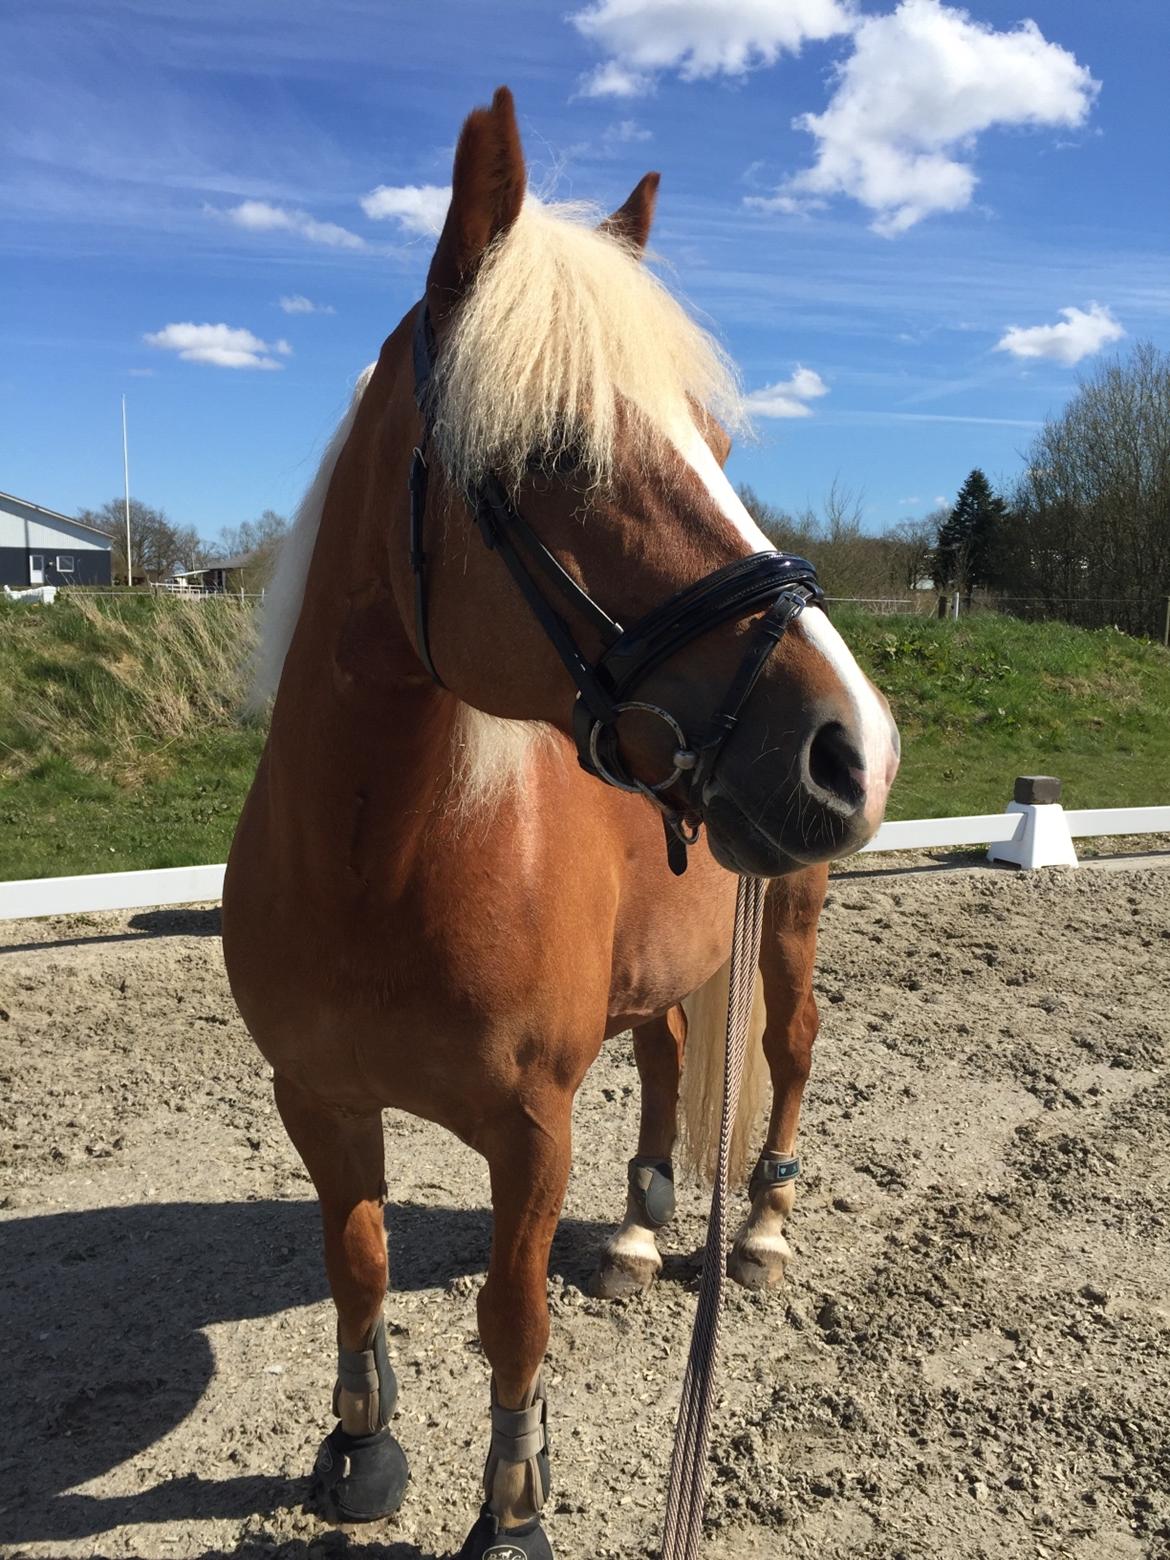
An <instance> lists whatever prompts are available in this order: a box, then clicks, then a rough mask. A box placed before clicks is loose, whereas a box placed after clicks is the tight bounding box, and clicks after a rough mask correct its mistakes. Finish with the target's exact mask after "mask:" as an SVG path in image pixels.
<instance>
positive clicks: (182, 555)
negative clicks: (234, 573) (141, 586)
mask: <svg viewBox="0 0 1170 1560" xmlns="http://www.w3.org/2000/svg"><path fill="white" fill-rule="evenodd" d="M77 518H78V519H79V520H80V521H81V522H82V523H83V524H84V525H92V526H94V527H95V528H96V529H97V530H99V531H103V532H104V533H105V534H106V535H107V536H108V537H110V538H112V540H113V544H114V546H113V570H114V578H115V579H116V580H117V579H121V580H125V579H126V577H127V576H126V501H125V499H121V498H112V499H110V501H109V503H107V504H103V505H102V507H101V508H100V509H82V510H81V511H80V512H79V513H78V516H77ZM206 550H207V549H206V543H205V542H203V541H202V540H201V538H200V536H199V533H198V532H197V531H196V530H195V528H194V526H177V525H174V524H173V523H172V522H171V521H170V520H168V519H167V517H166V514H165V513H164V511H163V510H161V509H152V508H151V506H150V505H149V504H144V503H142V502H141V500H139V499H137V498H132V499H131V500H130V552H131V556H132V559H133V563H134V578H135V579H148V580H160V579H165V578H166V577H167V576H168V575H169V574H173V573H174V572H175V570H176V569H182V568H187V569H191V568H195V567H197V566H198V565H199V564H200V563H202V562H203V560H204V557H205V554H206Z"/></svg>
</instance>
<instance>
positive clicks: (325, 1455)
mask: <svg viewBox="0 0 1170 1560" xmlns="http://www.w3.org/2000/svg"><path fill="white" fill-rule="evenodd" d="M397 1403H398V1382H397V1379H396V1378H395V1375H394V1370H393V1367H392V1366H391V1364H390V1355H389V1353H388V1351H387V1348H386V1323H385V1322H384V1321H383V1320H379V1321H378V1323H377V1325H376V1326H375V1327H374V1328H373V1329H372V1330H371V1332H370V1334H369V1336H368V1338H367V1339H366V1347H365V1348H364V1349H343V1348H341V1346H340V1345H338V1350H337V1385H336V1386H335V1387H334V1389H333V1412H334V1413H335V1414H337V1415H338V1416H340V1417H341V1419H342V1420H343V1421H344V1420H345V1419H346V1418H348V1419H349V1421H350V1423H351V1424H352V1425H353V1426H354V1428H353V1429H352V1430H347V1429H346V1428H345V1425H344V1423H340V1424H338V1425H337V1426H336V1428H335V1429H334V1430H333V1431H332V1432H331V1434H329V1435H328V1436H326V1438H325V1440H324V1442H323V1443H322V1446H321V1450H320V1451H319V1452H318V1453H317V1461H316V1463H315V1465H314V1468H313V1486H312V1489H313V1494H314V1495H315V1496H316V1497H317V1498H318V1499H320V1501H321V1503H322V1504H323V1506H324V1507H325V1511H326V1513H327V1514H328V1515H330V1516H332V1517H334V1518H335V1520H337V1521H339V1522H373V1521H375V1520H377V1518H379V1517H389V1516H392V1515H393V1513H394V1512H396V1511H397V1510H398V1508H399V1506H401V1504H402V1497H403V1495H404V1494H405V1493H406V1485H407V1481H408V1479H409V1478H410V1469H409V1467H408V1466H407V1461H406V1453H405V1452H404V1451H403V1450H402V1448H401V1446H399V1444H398V1442H397V1441H396V1440H395V1438H394V1436H393V1435H391V1433H390V1430H389V1423H390V1419H391V1417H392V1416H393V1413H394V1409H395V1407H396V1406H397Z"/></svg>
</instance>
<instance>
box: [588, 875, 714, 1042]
mask: <svg viewBox="0 0 1170 1560" xmlns="http://www.w3.org/2000/svg"><path fill="white" fill-rule="evenodd" d="M688 879H689V880H690V881H689V882H688ZM734 905H735V879H734V878H733V877H731V876H730V875H729V874H728V873H726V872H724V871H723V870H722V869H721V868H719V867H717V866H715V864H714V863H713V862H711V861H710V858H708V857H707V856H706V852H705V851H701V852H700V851H694V852H692V862H691V866H690V867H689V868H688V871H687V874H686V876H685V877H684V878H682V879H674V878H668V879H667V880H666V881H665V882H664V881H663V880H662V879H661V878H656V879H655V880H654V881H652V882H650V883H648V884H647V885H646V886H645V887H644V888H643V889H642V890H641V891H640V892H638V893H637V894H636V895H631V896H628V897H627V898H626V900H625V901H624V902H623V905H622V909H621V913H620V915H619V918H618V922H617V925H616V927H615V936H614V947H613V968H612V974H611V980H610V999H609V1014H610V1029H611V1031H615V1030H617V1029H620V1028H625V1027H628V1026H629V1025H630V1024H636V1023H638V1022H639V1021H640V1020H641V1019H645V1018H650V1017H653V1016H654V1015H656V1014H659V1013H664V1012H665V1011H666V1010H667V1008H669V1007H671V1006H673V1005H674V1003H676V1002H677V1001H679V999H680V998H682V997H684V996H689V994H690V993H691V992H692V991H696V990H697V989H698V988H699V987H700V986H701V985H703V983H704V982H705V981H706V980H708V979H709V978H710V976H711V975H713V974H714V973H715V971H716V970H717V969H718V968H719V966H720V965H721V964H722V963H723V962H724V960H725V959H726V958H727V956H728V954H729V952H730V949H731V924H732V915H733V911H734Z"/></svg>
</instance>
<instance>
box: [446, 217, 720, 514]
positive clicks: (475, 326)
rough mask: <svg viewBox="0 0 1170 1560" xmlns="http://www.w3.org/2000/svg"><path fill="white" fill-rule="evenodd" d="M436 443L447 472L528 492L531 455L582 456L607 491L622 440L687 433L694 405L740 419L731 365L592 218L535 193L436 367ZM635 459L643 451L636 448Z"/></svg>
mask: <svg viewBox="0 0 1170 1560" xmlns="http://www.w3.org/2000/svg"><path fill="white" fill-rule="evenodd" d="M432 394H433V396H434V401H433V416H434V424H433V427H434V438H435V441H436V443H437V445H438V449H439V454H440V455H441V457H442V460H443V464H444V468H445V470H446V472H447V475H448V477H449V478H450V479H451V480H452V481H453V482H454V483H455V484H457V485H458V486H461V487H470V486H473V485H474V484H475V483H477V482H478V481H480V480H481V479H482V478H483V477H484V476H486V475H487V474H488V473H489V472H490V473H493V474H494V475H496V476H497V477H499V478H500V479H501V481H503V482H504V483H505V484H506V485H507V486H510V487H515V486H518V485H519V483H520V481H521V480H522V478H523V476H524V474H525V471H526V469H527V466H528V462H529V460H530V458H531V457H532V456H533V455H534V454H538V455H540V456H542V457H550V456H551V457H554V458H555V457H556V456H558V455H560V454H564V453H570V452H571V455H572V460H573V466H574V471H575V474H576V479H579V480H581V481H582V482H583V483H584V484H585V485H586V486H592V485H604V484H605V483H607V482H608V481H609V480H610V478H611V476H612V475H613V472H614V467H615V464H616V442H617V440H616V434H617V427H618V407H619V404H620V403H625V404H626V405H627V406H628V407H629V408H630V409H631V411H632V413H633V416H632V417H631V418H630V419H629V420H628V423H627V424H625V425H623V436H624V437H625V436H627V435H630V436H632V437H633V439H634V440H635V442H638V441H642V442H645V441H646V440H647V438H648V436H649V435H651V434H652V433H654V432H659V433H661V432H666V433H668V434H669V433H671V432H672V431H675V432H677V430H678V429H679V428H684V427H686V426H688V424H689V423H690V422H691V420H692V416H693V408H694V405H695V404H696V403H697V404H698V405H699V406H700V407H702V408H703V409H704V410H706V411H708V412H710V413H711V414H712V415H714V416H716V417H717V418H719V420H720V421H721V422H723V423H724V424H725V425H727V426H729V427H739V426H740V425H741V424H742V402H741V398H740V394H739V388H738V384H737V380H736V375H735V371H734V369H733V367H732V365H731V362H730V360H729V359H728V357H727V355H726V354H725V353H724V352H723V350H722V349H721V348H720V347H719V345H718V344H717V343H716V342H715V341H714V339H713V338H712V337H711V336H710V335H709V334H708V332H707V331H705V330H704V329H702V327H701V326H699V325H698V324H696V323H695V321H694V320H693V319H691V317H690V316H689V315H688V314H687V313H686V311H685V310H684V309H683V307H682V306H681V305H680V304H679V302H678V301H677V299H675V298H674V297H673V296H672V294H671V293H670V292H669V291H668V290H667V288H666V287H665V286H664V285H663V283H662V282H661V281H660V280H659V279H658V278H657V277H656V276H655V275H654V273H653V272H652V271H651V270H649V269H648V267H647V266H646V265H645V264H644V263H643V261H642V259H641V257H640V255H639V254H638V252H637V251H635V250H634V249H633V248H632V247H631V246H630V245H629V244H627V243H625V242H624V241H623V240H622V239H620V238H619V237H617V236H615V235H613V234H611V233H609V232H608V231H604V230H602V229H600V228H599V227H598V225H597V220H596V213H595V212H594V211H592V209H589V208H586V207H582V206H576V205H572V206H570V205H555V206H554V205H545V204H543V203H542V202H540V201H538V200H536V199H535V198H534V197H532V196H530V197H529V198H528V199H527V200H526V202H525V204H524V207H523V210H522V211H521V213H520V216H519V218H518V219H517V221H516V222H515V223H514V224H513V225H512V227H511V228H510V229H509V230H508V232H507V233H505V234H504V235H503V237H502V238H500V239H499V240H497V242H496V243H495V245H493V247H492V248H491V249H490V250H489V252H488V254H487V256H486V257H485V259H484V261H483V264H482V265H481V267H480V270H479V273H478V275H477V277H476V280H475V282H474V284H473V285H472V287H471V290H470V292H469V293H468V295H467V297H466V299H465V300H464V301H463V302H462V303H461V304H460V305H459V308H458V310H457V313H456V315H455V317H454V321H453V328H452V330H451V334H450V336H449V337H448V339H447V340H445V341H444V343H443V348H442V351H441V352H440V354H439V361H438V364H437V365H436V371H435V379H434V383H433V389H432ZM632 453H633V456H634V457H635V458H636V457H637V455H638V453H639V452H638V451H637V450H636V449H635V450H634V451H633V452H632Z"/></svg>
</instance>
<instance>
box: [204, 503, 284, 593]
mask: <svg viewBox="0 0 1170 1560" xmlns="http://www.w3.org/2000/svg"><path fill="white" fill-rule="evenodd" d="M287 535H288V521H287V520H286V519H285V518H284V516H283V515H278V514H277V513H276V511H275V510H274V509H266V510H265V511H264V512H263V514H261V515H259V516H258V517H257V518H256V519H255V520H245V521H243V522H242V523H241V524H240V525H236V526H224V527H223V528H222V529H221V531H220V533H219V540H218V543H217V546H218V552H217V557H218V558H219V559H225V558H243V559H245V560H246V562H244V563H243V564H241V565H240V566H239V568H238V569H237V570H236V571H235V577H236V579H237V581H238V582H239V585H240V588H241V589H243V590H248V591H256V590H263V589H264V588H265V587H266V586H267V585H268V583H269V581H270V580H271V579H272V571H273V569H274V568H275V567H276V557H277V554H278V553H279V551H280V546H281V543H282V542H283V541H284V539H285V537H286V536H287Z"/></svg>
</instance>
